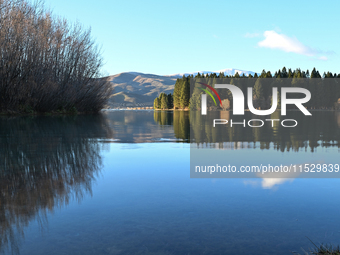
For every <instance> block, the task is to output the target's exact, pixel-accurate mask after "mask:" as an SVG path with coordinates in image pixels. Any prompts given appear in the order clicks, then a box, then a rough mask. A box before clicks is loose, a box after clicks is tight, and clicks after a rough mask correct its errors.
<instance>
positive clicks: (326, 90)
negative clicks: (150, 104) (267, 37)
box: [154, 67, 340, 110]
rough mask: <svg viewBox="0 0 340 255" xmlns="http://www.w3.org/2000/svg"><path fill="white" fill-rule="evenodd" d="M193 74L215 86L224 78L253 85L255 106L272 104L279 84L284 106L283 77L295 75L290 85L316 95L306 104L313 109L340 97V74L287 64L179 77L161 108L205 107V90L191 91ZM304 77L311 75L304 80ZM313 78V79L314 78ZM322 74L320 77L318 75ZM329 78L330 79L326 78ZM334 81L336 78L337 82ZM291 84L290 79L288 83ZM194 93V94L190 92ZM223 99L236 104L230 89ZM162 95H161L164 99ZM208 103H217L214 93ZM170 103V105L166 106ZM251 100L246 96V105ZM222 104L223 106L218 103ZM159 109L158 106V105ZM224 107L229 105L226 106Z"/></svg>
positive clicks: (222, 94)
mask: <svg viewBox="0 0 340 255" xmlns="http://www.w3.org/2000/svg"><path fill="white" fill-rule="evenodd" d="M191 78H204V79H205V80H206V82H207V83H208V84H209V85H210V86H214V84H215V83H216V79H217V78H219V79H224V80H226V82H224V83H229V84H233V85H235V86H237V87H238V88H240V89H241V90H242V92H243V94H244V95H245V96H246V95H247V88H248V87H253V97H254V107H256V108H257V107H261V108H264V109H268V108H270V107H271V104H272V88H273V87H277V88H278V108H280V107H281V105H280V104H281V95H280V90H281V87H282V81H283V79H284V78H291V80H290V81H291V83H290V85H288V86H291V87H302V88H306V89H308V90H309V91H310V92H311V94H312V99H311V100H310V101H309V102H307V103H306V104H305V106H306V107H307V108H309V109H315V108H317V109H329V108H333V107H334V103H335V102H337V100H338V99H339V98H340V85H339V83H338V82H337V81H336V80H335V79H334V78H340V74H338V75H337V74H333V73H331V72H325V73H324V74H323V77H321V75H320V73H319V71H317V70H316V69H315V68H313V70H312V71H311V72H309V70H306V71H303V70H301V69H300V68H296V69H295V70H293V69H291V68H289V69H287V68H286V67H283V68H282V69H279V70H278V71H276V72H275V74H274V75H272V73H271V72H270V71H266V70H264V69H263V70H262V72H261V74H260V75H258V74H257V73H255V74H254V76H252V75H248V76H245V75H241V76H240V75H239V74H238V73H236V74H235V75H234V76H225V75H224V73H219V74H215V73H212V74H206V75H204V74H200V73H198V74H197V75H196V76H195V77H194V76H193V75H190V76H188V77H186V76H183V77H182V78H178V79H177V81H176V84H175V88H174V92H173V95H171V96H170V94H169V95H168V98H167V102H166V99H165V98H164V99H163V101H162V102H163V103H162V102H161V101H159V108H161V109H185V108H190V109H192V110H199V109H200V107H201V94H202V93H203V92H202V90H200V89H196V88H194V89H193V90H192V91H190V79H191ZM259 78H276V79H259ZM301 78H308V79H304V80H302V79H301ZM310 78H313V79H310ZM314 78H318V79H314ZM326 80H327V82H326ZM333 81H334V82H333ZM285 86H287V83H286V85H285ZM190 93H192V94H190ZM218 93H219V95H220V97H221V99H222V100H224V99H228V100H229V104H231V105H232V104H233V97H232V94H231V92H230V91H229V90H220V91H218ZM288 96H291V98H298V97H299V96H301V94H299V93H290V94H289V95H288ZM161 97H162V96H161V95H160V97H159V99H160V100H161ZM207 100H208V101H207V104H208V106H213V107H215V104H214V102H213V100H212V99H211V97H210V96H208V97H207ZM166 105H167V107H166ZM246 106H247V102H246V100H245V108H246ZM218 107H219V106H218ZM154 108H155V109H158V108H157V107H154ZM223 108H226V107H225V106H223Z"/></svg>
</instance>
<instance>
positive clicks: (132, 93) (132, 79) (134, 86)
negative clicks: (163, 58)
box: [105, 68, 255, 108]
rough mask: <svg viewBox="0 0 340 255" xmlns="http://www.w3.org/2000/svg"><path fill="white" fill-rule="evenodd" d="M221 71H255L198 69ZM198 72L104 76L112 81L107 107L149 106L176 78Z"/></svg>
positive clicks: (172, 88)
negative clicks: (111, 90)
mask: <svg viewBox="0 0 340 255" xmlns="http://www.w3.org/2000/svg"><path fill="white" fill-rule="evenodd" d="M220 72H223V73H224V74H225V75H234V74H236V72H238V73H239V74H240V75H242V74H243V73H244V74H245V75H248V74H252V75H254V74H255V72H251V71H244V70H239V69H232V68H230V69H222V70H218V71H200V72H199V73H201V74H203V73H204V74H207V73H217V74H219V73H220ZM197 73H198V72H192V73H178V74H172V75H156V74H146V73H138V72H124V73H120V74H116V75H111V76H108V77H105V79H106V80H107V81H109V82H111V83H112V87H113V94H112V95H111V97H110V99H109V100H108V103H107V108H124V107H149V106H152V105H153V101H154V99H155V98H156V97H157V96H158V95H159V94H160V93H162V92H164V93H166V94H169V93H172V92H173V90H174V87H175V83H176V80H177V78H180V77H182V76H183V75H185V76H188V75H196V74H197Z"/></svg>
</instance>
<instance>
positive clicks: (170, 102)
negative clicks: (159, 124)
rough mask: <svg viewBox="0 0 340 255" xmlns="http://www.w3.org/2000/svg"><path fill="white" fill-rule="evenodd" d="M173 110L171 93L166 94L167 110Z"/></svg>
mask: <svg viewBox="0 0 340 255" xmlns="http://www.w3.org/2000/svg"><path fill="white" fill-rule="evenodd" d="M172 108H174V100H173V97H172V95H171V93H169V94H168V109H172Z"/></svg>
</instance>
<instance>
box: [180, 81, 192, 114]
mask: <svg viewBox="0 0 340 255" xmlns="http://www.w3.org/2000/svg"><path fill="white" fill-rule="evenodd" d="M189 100H190V84H189V81H188V79H187V78H186V79H185V81H184V83H183V86H182V88H181V93H180V107H181V108H182V109H185V108H187V107H189Z"/></svg>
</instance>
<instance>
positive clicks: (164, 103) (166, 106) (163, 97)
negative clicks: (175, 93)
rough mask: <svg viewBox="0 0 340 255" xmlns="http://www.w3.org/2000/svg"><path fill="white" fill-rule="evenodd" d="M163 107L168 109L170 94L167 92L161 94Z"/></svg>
mask: <svg viewBox="0 0 340 255" xmlns="http://www.w3.org/2000/svg"><path fill="white" fill-rule="evenodd" d="M160 101H161V107H160V108H161V109H168V96H167V95H166V94H165V93H161V95H160Z"/></svg>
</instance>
